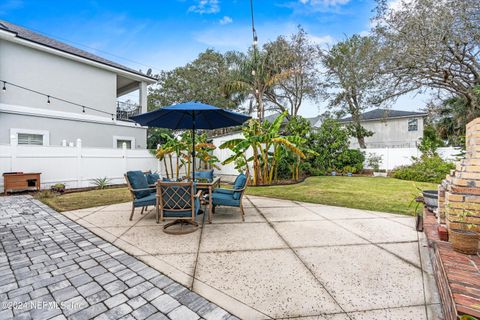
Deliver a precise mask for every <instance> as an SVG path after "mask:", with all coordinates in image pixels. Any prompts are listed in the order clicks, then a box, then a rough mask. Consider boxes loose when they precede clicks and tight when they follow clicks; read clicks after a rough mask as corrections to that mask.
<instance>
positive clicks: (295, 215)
mask: <svg viewBox="0 0 480 320" xmlns="http://www.w3.org/2000/svg"><path fill="white" fill-rule="evenodd" d="M292 204H293V203H292ZM260 211H261V212H262V214H263V215H264V216H265V218H266V219H267V220H268V221H308V220H324V218H323V217H321V216H320V215H318V214H315V213H313V212H311V211H310V210H308V209H307V208H302V207H300V206H290V207H276V208H275V207H266V208H260Z"/></svg>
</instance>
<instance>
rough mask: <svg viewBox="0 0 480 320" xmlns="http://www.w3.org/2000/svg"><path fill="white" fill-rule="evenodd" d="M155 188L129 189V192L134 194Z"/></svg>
mask: <svg viewBox="0 0 480 320" xmlns="http://www.w3.org/2000/svg"><path fill="white" fill-rule="evenodd" d="M155 188H156V187H150V188H143V189H130V191H133V192H136V191H145V190H152V189H155Z"/></svg>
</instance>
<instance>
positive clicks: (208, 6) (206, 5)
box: [188, 0, 220, 14]
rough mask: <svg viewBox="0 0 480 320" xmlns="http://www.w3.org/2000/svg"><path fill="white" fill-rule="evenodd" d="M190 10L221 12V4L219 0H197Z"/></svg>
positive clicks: (196, 11) (200, 12)
mask: <svg viewBox="0 0 480 320" xmlns="http://www.w3.org/2000/svg"><path fill="white" fill-rule="evenodd" d="M188 11H189V12H195V13H199V14H212V13H218V12H220V4H219V1H218V0H197V4H195V5H193V6H190V8H188Z"/></svg>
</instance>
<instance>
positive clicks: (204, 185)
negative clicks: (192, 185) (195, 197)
mask: <svg viewBox="0 0 480 320" xmlns="http://www.w3.org/2000/svg"><path fill="white" fill-rule="evenodd" d="M196 184H197V189H201V190H208V200H207V201H208V223H212V212H213V210H212V192H213V190H214V189H215V188H218V187H220V177H215V178H213V180H212V181H210V182H201V181H197V182H196Z"/></svg>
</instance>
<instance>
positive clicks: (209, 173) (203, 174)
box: [195, 169, 213, 181]
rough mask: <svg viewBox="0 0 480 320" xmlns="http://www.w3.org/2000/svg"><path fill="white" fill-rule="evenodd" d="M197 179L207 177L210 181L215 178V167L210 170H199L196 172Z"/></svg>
mask: <svg viewBox="0 0 480 320" xmlns="http://www.w3.org/2000/svg"><path fill="white" fill-rule="evenodd" d="M195 179H207V180H208V181H212V180H213V169H212V170H209V171H198V172H195Z"/></svg>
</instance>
